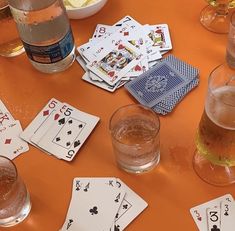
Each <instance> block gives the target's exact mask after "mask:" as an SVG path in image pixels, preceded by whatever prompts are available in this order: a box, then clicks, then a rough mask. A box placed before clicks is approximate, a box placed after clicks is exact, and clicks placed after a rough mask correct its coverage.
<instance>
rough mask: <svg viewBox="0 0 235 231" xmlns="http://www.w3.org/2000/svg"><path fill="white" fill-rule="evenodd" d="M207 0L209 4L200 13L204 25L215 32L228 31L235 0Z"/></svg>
mask: <svg viewBox="0 0 235 231" xmlns="http://www.w3.org/2000/svg"><path fill="white" fill-rule="evenodd" d="M206 2H207V3H208V4H209V5H208V6H206V7H205V8H204V9H203V10H202V11H201V14H200V22H201V23H202V25H203V26H204V27H205V28H206V29H208V30H210V31H212V32H215V33H221V34H226V33H228V31H229V22H230V17H231V13H232V12H231V9H233V8H234V7H235V0H206Z"/></svg>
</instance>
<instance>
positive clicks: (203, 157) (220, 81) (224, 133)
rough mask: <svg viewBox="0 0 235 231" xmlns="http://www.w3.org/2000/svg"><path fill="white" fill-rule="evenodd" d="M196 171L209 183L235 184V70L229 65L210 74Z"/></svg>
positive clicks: (195, 165)
mask: <svg viewBox="0 0 235 231" xmlns="http://www.w3.org/2000/svg"><path fill="white" fill-rule="evenodd" d="M193 167H194V170H195V171H196V173H197V174H198V176H199V177H201V178H202V179H203V180H204V181H206V182H207V183H210V184H213V185H218V186H224V185H229V184H232V183H234V182H235V70H234V69H231V68H230V67H229V66H228V65H227V64H222V65H220V66H218V67H216V68H215V69H214V70H213V71H212V72H211V74H210V77H209V81H208V92H207V97H206V102H205V108H204V112H203V114H202V117H201V120H200V123H199V128H198V131H197V134H196V151H195V155H194V159H193Z"/></svg>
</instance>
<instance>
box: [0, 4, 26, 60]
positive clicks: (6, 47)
mask: <svg viewBox="0 0 235 231" xmlns="http://www.w3.org/2000/svg"><path fill="white" fill-rule="evenodd" d="M0 33H1V36H0V55H1V56H5V57H12V56H16V55H19V54H21V53H23V52H24V47H23V44H22V42H21V40H20V38H19V35H18V31H17V27H16V23H15V22H14V19H13V17H12V15H11V11H10V7H9V5H8V2H7V0H0Z"/></svg>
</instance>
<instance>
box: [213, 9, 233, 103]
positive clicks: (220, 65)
mask: <svg viewBox="0 0 235 231" xmlns="http://www.w3.org/2000/svg"><path fill="white" fill-rule="evenodd" d="M234 13H235V12H234ZM234 16H235V14H234ZM225 65H226V63H222V64H219V65H218V66H216V67H215V68H214V69H213V70H212V71H211V72H210V74H209V78H208V92H210V94H211V95H213V97H214V98H215V100H218V99H217V98H216V97H215V94H214V93H213V90H212V87H211V82H212V79H214V78H215V77H214V76H213V74H214V73H215V72H216V70H218V69H219V68H220V67H222V66H225ZM234 76H235V69H234ZM228 82H229V81H228ZM228 82H227V83H228ZM224 86H225V85H224ZM221 103H223V104H224V105H227V106H230V107H235V103H234V104H230V103H226V102H224V101H223V100H221Z"/></svg>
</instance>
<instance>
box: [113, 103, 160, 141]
mask: <svg viewBox="0 0 235 231" xmlns="http://www.w3.org/2000/svg"><path fill="white" fill-rule="evenodd" d="M133 106H135V107H141V108H143V109H145V110H147V111H148V112H150V113H151V114H152V115H153V116H154V117H155V118H156V119H157V122H158V128H157V129H155V130H156V131H155V133H154V138H155V137H156V136H157V135H158V134H159V131H160V127H161V123H160V119H159V116H158V115H157V113H156V112H155V111H153V110H152V109H151V108H150V107H147V106H144V105H142V104H127V105H124V106H121V107H119V108H117V109H116V110H115V111H114V112H113V114H112V116H111V117H110V119H109V132H110V133H111V134H112V130H111V123H112V119H113V117H114V116H115V115H116V113H117V112H118V111H120V110H122V109H124V108H128V107H133ZM112 138H113V139H115V140H116V141H117V142H118V143H121V144H124V143H123V142H120V141H119V140H117V139H116V138H115V137H113V136H112ZM151 140H152V138H151V139H149V140H146V142H149V141H151Z"/></svg>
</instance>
